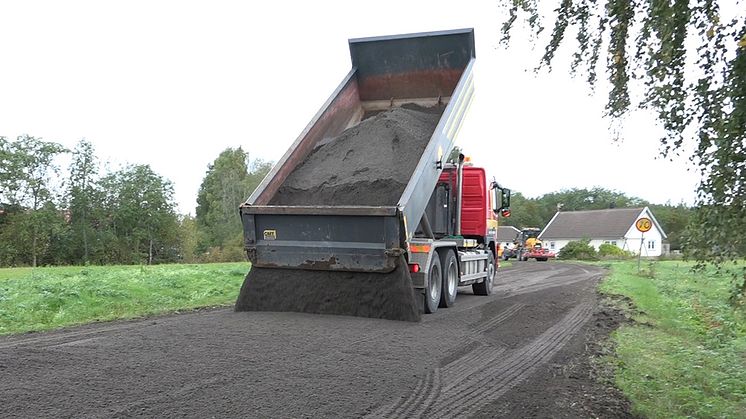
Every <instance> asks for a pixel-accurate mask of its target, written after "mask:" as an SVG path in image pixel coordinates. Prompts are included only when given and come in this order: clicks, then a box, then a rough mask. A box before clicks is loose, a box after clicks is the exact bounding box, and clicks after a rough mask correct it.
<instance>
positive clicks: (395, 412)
mask: <svg viewBox="0 0 746 419" xmlns="http://www.w3.org/2000/svg"><path fill="white" fill-rule="evenodd" d="M524 306H525V304H513V305H512V306H509V307H507V308H506V309H504V310H503V311H501V312H500V313H499V314H498V315H497V316H495V317H494V318H492V319H490V320H489V321H487V322H485V323H483V324H480V325H479V326H478V327H476V328H474V329H469V330H467V331H466V334H467V337H468V338H470V339H471V340H472V341H473V342H476V343H477V345H476V346H475V347H471V348H470V346H469V345H466V346H465V347H462V349H468V350H467V351H466V352H465V353H463V354H462V355H460V356H459V357H458V358H456V359H454V360H452V361H450V362H448V363H447V364H446V365H444V366H443V367H436V368H435V369H434V370H429V371H427V372H426V373H425V376H424V377H423V378H422V379H420V381H419V382H418V383H417V385H416V386H415V388H414V389H413V390H412V392H411V393H410V394H409V395H408V396H407V397H402V398H401V399H399V401H397V402H394V403H392V404H389V405H384V406H382V407H381V408H379V409H377V410H375V411H374V412H372V413H370V414H369V415H367V417H375V418H378V417H385V418H411V417H415V416H419V415H421V414H422V413H423V412H424V411H425V410H427V409H428V407H429V406H432V405H433V404H434V403H436V402H437V399H438V397H439V396H440V395H441V394H443V392H445V391H449V390H450V389H451V388H453V387H454V386H455V385H457V384H459V383H463V382H465V381H467V380H468V379H469V377H470V376H472V375H474V374H476V373H478V372H479V371H480V370H482V369H483V368H484V365H490V364H491V363H494V362H497V360H498V358H499V357H500V356H501V355H502V354H503V353H504V352H505V351H506V349H505V348H503V347H499V346H495V345H494V344H491V343H489V342H486V341H485V339H484V338H483V336H482V335H481V334H482V333H484V332H486V331H488V330H490V329H493V328H495V327H497V326H499V325H500V324H501V323H503V322H505V321H506V320H508V319H510V318H511V317H513V316H514V315H515V314H516V313H518V311H520V309H521V308H523V307H524ZM454 323H458V324H454ZM445 325H453V326H464V325H465V322H463V321H460V320H457V319H452V318H445V319H442V320H441V321H437V322H435V324H430V325H427V327H428V328H436V327H437V328H441V329H442V328H443V327H444V326H445ZM444 383H445V384H444Z"/></svg>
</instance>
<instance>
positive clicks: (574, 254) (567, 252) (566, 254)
mask: <svg viewBox="0 0 746 419" xmlns="http://www.w3.org/2000/svg"><path fill="white" fill-rule="evenodd" d="M589 243H590V240H577V241H571V242H570V243H567V244H566V245H565V247H563V248H562V250H560V253H559V256H558V257H559V258H560V259H565V260H567V259H576V260H598V254H597V253H596V249H594V248H593V246H591V245H590V244H589Z"/></svg>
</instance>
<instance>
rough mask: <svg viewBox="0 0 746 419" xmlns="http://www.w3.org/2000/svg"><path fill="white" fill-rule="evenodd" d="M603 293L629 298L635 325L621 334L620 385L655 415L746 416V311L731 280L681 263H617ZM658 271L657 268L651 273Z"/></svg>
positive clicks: (618, 344) (640, 407)
mask: <svg viewBox="0 0 746 419" xmlns="http://www.w3.org/2000/svg"><path fill="white" fill-rule="evenodd" d="M610 266H611V271H612V273H611V275H610V277H609V278H608V279H607V280H606V281H605V282H603V283H602V284H601V286H600V289H601V291H602V292H604V293H606V294H611V295H623V296H626V297H629V298H630V299H631V301H632V303H633V305H634V307H632V308H628V309H627V311H628V313H629V315H630V316H631V317H632V318H633V319H634V320H635V324H633V325H628V326H622V327H621V328H620V329H619V330H618V331H617V332H615V334H614V337H613V339H614V341H615V343H616V350H617V358H616V359H611V360H609V361H610V362H613V363H614V364H615V369H616V384H617V386H619V388H620V389H622V391H624V393H625V394H626V395H627V396H628V397H629V398H630V400H631V401H632V403H633V406H634V409H635V411H636V413H638V414H640V415H641V416H643V417H650V418H691V417H696V418H746V314H745V311H744V309H743V308H740V309H737V308H734V307H732V306H730V305H728V303H727V299H728V289H729V287H730V285H729V277H727V276H726V275H718V274H716V273H715V272H714V271H712V270H710V271H707V272H706V273H701V274H694V273H692V272H691V271H690V268H691V265H690V264H687V263H683V262H678V261H670V262H657V263H654V264H652V265H644V268H645V269H644V271H646V272H644V274H642V275H640V274H638V272H637V265H636V263H635V262H613V263H611V264H610ZM651 269H652V270H651Z"/></svg>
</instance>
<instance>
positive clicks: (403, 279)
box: [235, 256, 421, 322]
mask: <svg viewBox="0 0 746 419" xmlns="http://www.w3.org/2000/svg"><path fill="white" fill-rule="evenodd" d="M235 310H236V311H297V312H303V313H317V314H340V315H347V316H358V317H372V318H381V319H389V320H403V321H414V322H416V321H420V320H421V313H420V309H419V306H418V300H417V299H416V298H415V291H414V289H413V288H412V282H411V279H410V278H409V271H408V270H407V264H406V261H404V257H403V256H400V262H399V264H398V265H397V268H396V269H395V270H394V271H393V272H390V273H387V274H380V273H364V272H332V271H309V270H301V269H278V268H257V267H252V268H251V271H249V274H248V275H247V276H246V280H245V281H244V283H243V286H242V287H241V293H240V294H239V297H238V300H237V301H236V306H235Z"/></svg>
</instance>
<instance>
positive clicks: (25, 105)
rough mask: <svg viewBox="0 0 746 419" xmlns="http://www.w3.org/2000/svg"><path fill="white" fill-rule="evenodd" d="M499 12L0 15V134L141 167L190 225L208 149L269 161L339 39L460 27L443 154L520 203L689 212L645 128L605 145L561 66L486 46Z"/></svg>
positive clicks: (681, 174)
mask: <svg viewBox="0 0 746 419" xmlns="http://www.w3.org/2000/svg"><path fill="white" fill-rule="evenodd" d="M498 3H499V2H497V1H471V2H470V1H463V2H453V1H452V0H451V1H434V0H425V1H406V2H405V1H401V0H399V1H388V0H379V1H376V2H374V3H364V4H365V6H362V4H363V3H357V2H349V1H338V2H337V1H335V2H332V1H317V2H303V1H298V2H295V1H272V2H246V1H210V2H207V1H204V2H196V1H126V2H117V3H114V2H104V1H64V2H61V1H33V0H29V1H14V2H2V3H0V60H1V61H0V135H1V136H6V137H10V138H15V137H16V136H18V135H20V134H29V135H33V136H36V137H42V138H44V139H45V140H48V141H56V142H59V143H62V144H63V145H65V146H67V147H70V148H72V147H73V146H74V145H75V143H76V142H77V141H78V140H80V139H81V138H86V139H87V140H89V141H91V142H92V143H93V144H94V146H95V147H96V151H97V155H98V156H99V157H100V158H101V159H102V161H104V162H108V164H109V167H110V168H111V169H118V168H119V167H120V166H121V165H123V164H126V163H132V164H149V165H151V167H153V169H154V170H155V171H156V172H158V173H159V174H161V175H163V176H164V177H166V178H168V179H170V180H171V181H172V182H173V183H174V185H175V191H176V195H175V198H176V201H177V203H178V205H179V210H180V211H181V212H184V213H186V212H190V213H192V214H194V207H195V205H196V202H195V200H196V194H197V190H198V188H199V185H200V182H201V181H202V178H203V176H204V174H205V171H206V169H207V166H208V164H209V163H210V162H212V161H213V160H214V159H215V158H216V157H217V156H218V154H219V153H220V152H221V151H222V150H224V149H226V148H227V147H239V146H241V147H243V148H244V150H246V151H248V152H249V153H250V155H251V157H252V158H261V159H264V160H273V161H276V160H277V159H279V158H280V157H281V156H282V154H283V153H284V152H285V150H286V149H287V147H288V146H289V145H290V144H291V143H292V142H293V141H294V140H295V138H296V137H297V135H298V134H299V133H300V132H301V131H302V129H303V128H304V127H305V126H306V124H307V123H308V121H309V120H310V119H311V118H312V117H313V115H314V114H315V113H316V111H317V110H318V109H319V107H320V106H321V105H322V104H323V103H324V101H325V100H326V99H327V97H328V96H329V95H330V94H331V92H332V91H333V90H334V89H335V88H336V86H337V85H338V84H339V82H340V81H341V80H342V78H343V77H344V76H345V75H346V73H347V72H348V71H349V68H350V59H349V51H348V46H347V39H348V38H357V37H365V36H377V35H389V34H398V33H411V32H422V31H432V30H443V29H455V28H465V27H473V28H475V37H476V55H477V66H476V69H475V71H476V78H475V83H476V85H475V87H476V97H475V100H474V103H473V105H472V107H471V110H470V113H469V115H468V118H467V122H466V123H465V126H464V128H463V129H462V131H461V134H460V137H459V139H458V145H459V146H461V147H462V148H463V149H464V150H465V151H466V153H467V154H469V155H472V156H473V160H474V162H475V163H476V164H478V165H483V166H485V167H486V168H487V169H488V171H489V173H490V176H494V177H495V178H496V179H497V180H498V181H499V182H500V183H502V184H504V185H506V186H508V187H510V188H512V189H514V190H516V191H520V192H522V193H523V194H524V195H526V196H528V197H536V196H539V195H542V194H544V193H548V192H554V191H558V190H560V189H566V188H573V187H578V188H583V187H586V188H590V187H594V186H600V187H604V188H608V189H613V190H617V191H620V192H624V193H626V194H627V195H630V196H638V197H641V198H643V199H646V200H649V201H651V202H653V203H666V202H667V201H670V202H671V203H674V204H676V203H679V202H681V201H683V202H686V203H692V202H693V199H694V196H695V194H694V189H695V187H696V184H697V180H698V177H697V172H696V171H691V170H688V168H690V166H689V165H688V163H687V160H686V159H685V158H682V159H679V160H675V161H674V162H670V161H667V160H661V159H657V158H656V156H657V154H658V138H659V137H660V135H661V130H660V129H659V128H657V127H656V125H655V123H654V121H653V120H652V119H651V118H650V117H649V116H648V115H646V114H644V113H637V114H633V115H631V116H630V117H629V118H628V119H627V121H626V125H625V130H624V131H623V134H624V135H623V136H624V140H623V141H621V142H615V141H613V139H612V138H613V136H612V135H611V134H610V131H609V122H608V121H605V120H602V119H601V115H602V111H603V105H604V103H605V100H606V96H605V92H604V91H600V92H599V94H598V95H597V96H590V95H589V91H588V88H587V86H586V85H585V84H584V83H583V82H582V80H573V79H572V78H571V77H570V76H569V75H568V74H567V67H566V66H564V65H563V64H562V63H561V62H558V64H557V65H556V66H555V71H554V72H553V73H551V74H547V73H546V72H542V73H540V74H539V75H538V76H537V75H534V74H533V73H532V72H531V70H530V69H532V68H533V67H534V66H535V65H536V64H537V62H538V57H539V55H540V53H541V48H543V44H542V43H541V42H540V43H538V44H537V46H536V47H535V49H533V50H532V46H531V44H530V43H528V42H525V41H523V40H522V39H521V36H520V35H519V34H516V35H515V36H514V37H513V40H514V41H515V42H514V43H513V44H512V46H511V49H509V50H507V51H506V50H504V49H502V48H501V47H500V46H499V45H498V40H499V37H500V34H499V27H500V24H501V23H502V21H503V19H504V10H502V9H501V8H500V7H499V6H498ZM358 4H361V6H357V5H358ZM544 24H545V26H547V27H548V29H547V30H546V31H545V32H547V33H548V32H550V31H551V24H552V21H549V20H547V21H545V22H544ZM571 53H572V46H571V45H569V46H568V47H565V48H564V49H563V50H561V51H560V53H559V55H560V56H563V57H568V56H569V55H570V54H571ZM564 62H565V63H566V62H567V60H564Z"/></svg>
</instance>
